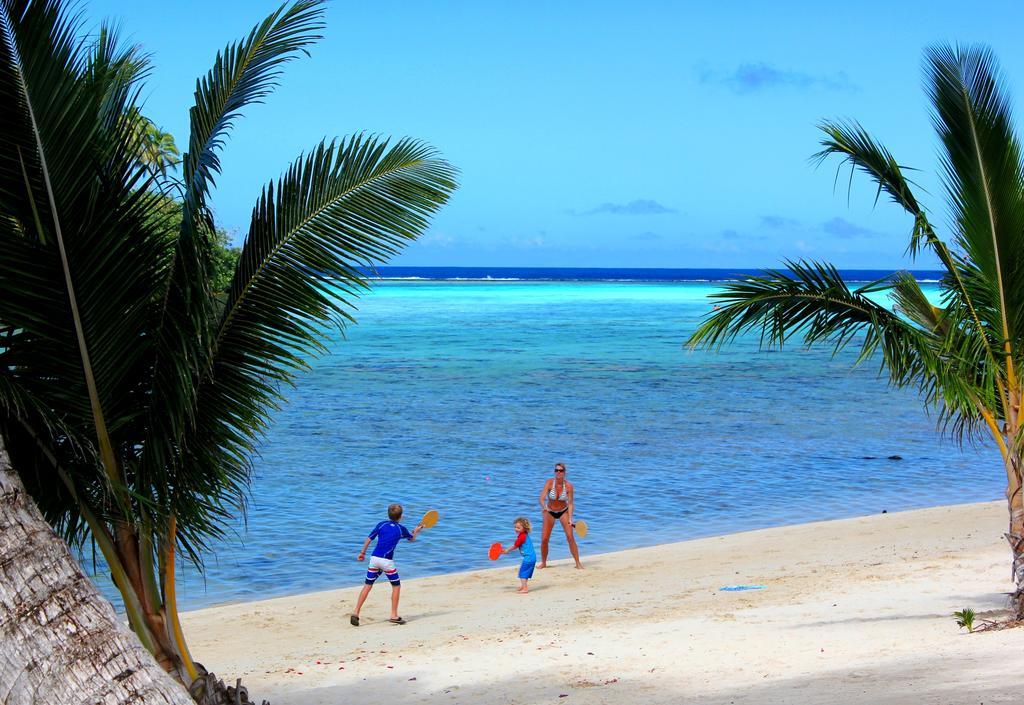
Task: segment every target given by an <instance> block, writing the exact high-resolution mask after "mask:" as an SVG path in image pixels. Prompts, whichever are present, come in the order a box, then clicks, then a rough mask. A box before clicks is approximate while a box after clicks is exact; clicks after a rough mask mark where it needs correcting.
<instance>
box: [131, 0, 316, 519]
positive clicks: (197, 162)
mask: <svg viewBox="0 0 1024 705" xmlns="http://www.w3.org/2000/svg"><path fill="white" fill-rule="evenodd" d="M323 14H324V0H298V1H297V2H295V3H293V4H292V5H290V6H289V5H282V6H281V7H280V8H278V9H277V10H276V11H274V12H273V13H271V14H270V15H269V16H268V17H267V18H266V19H265V20H264V21H263V22H262V23H260V24H259V25H258V26H257V27H255V28H254V29H253V30H252V31H251V32H250V33H249V35H248V36H247V37H246V38H245V39H243V40H241V41H239V42H234V43H232V44H229V45H228V46H227V47H225V49H224V50H223V52H221V53H218V55H217V57H216V60H215V61H214V66H213V68H212V69H211V70H210V72H209V73H208V74H207V75H206V76H205V77H204V78H202V79H201V80H199V81H197V82H196V90H195V105H194V106H193V107H192V109H191V110H190V112H189V118H190V124H191V134H190V137H189V145H188V151H187V152H186V153H185V155H184V156H183V157H182V178H183V182H184V198H183V206H182V219H181V231H180V234H179V236H178V239H177V243H176V250H175V253H174V260H173V263H172V267H171V270H170V275H169V278H168V280H167V283H166V286H165V289H164V291H165V295H164V302H163V314H162V318H161V321H160V322H159V324H158V326H157V332H156V336H157V340H158V343H157V349H158V350H159V351H160V353H159V356H158V358H157V362H156V365H155V369H154V373H153V383H152V385H153V390H152V395H153V396H154V397H156V398H160V399H165V400H168V402H169V403H167V404H165V405H162V406H161V408H159V409H154V411H153V414H152V415H151V417H150V419H149V425H150V428H151V429H152V433H151V436H150V440H151V442H150V443H148V444H147V446H146V449H145V452H144V454H143V457H142V459H141V460H142V462H141V465H140V472H141V473H143V474H144V475H146V476H149V477H151V478H155V477H157V476H159V474H160V473H161V472H162V468H164V467H169V466H172V465H174V464H175V463H177V462H179V461H180V452H179V442H180V439H181V437H182V434H183V433H184V432H185V428H186V426H187V425H188V424H189V423H192V422H193V421H194V416H193V415H192V414H193V410H194V406H195V404H194V402H195V394H196V390H197V380H198V377H199V375H200V374H201V370H202V369H204V368H205V365H206V364H207V361H208V360H209V355H210V348H211V345H212V339H211V336H212V335H213V330H212V328H211V327H210V322H211V321H212V320H213V319H214V299H213V297H212V296H211V291H210V286H211V285H210V275H211V271H210V267H211V265H210V260H211V257H210V255H211V251H212V245H211V240H212V238H213V236H214V232H215V228H214V223H213V218H212V216H211V214H210V212H209V210H208V208H207V206H206V199H207V196H208V195H209V190H210V188H211V186H212V185H213V183H214V177H215V176H216V175H217V174H218V173H219V172H220V156H219V153H220V150H221V148H222V147H223V144H224V140H225V138H226V136H227V134H228V132H229V131H230V129H231V127H232V125H233V124H234V122H235V121H236V120H237V119H238V117H239V116H240V114H241V111H242V109H243V108H245V107H246V106H247V105H251V104H252V103H257V102H260V101H262V100H263V99H264V98H265V97H266V96H267V95H269V93H270V91H271V90H272V89H273V88H274V86H276V85H277V81H278V78H279V76H280V73H281V68H282V66H283V65H284V64H285V63H287V62H289V61H292V60H293V59H295V58H296V57H297V56H298V55H300V54H302V53H306V52H307V47H308V46H309V45H311V44H312V43H313V42H315V41H316V40H317V39H319V38H320V36H319V34H318V32H319V31H320V30H321V29H322V28H323ZM186 531H187V529H186V528H185V527H184V526H183V534H184V533H185V532H186Z"/></svg>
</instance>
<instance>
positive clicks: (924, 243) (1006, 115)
mask: <svg viewBox="0 0 1024 705" xmlns="http://www.w3.org/2000/svg"><path fill="white" fill-rule="evenodd" d="M925 64H926V80H927V88H928V94H929V97H930V98H931V103H932V119H933V123H934V125H935V129H936V131H937V132H938V136H939V139H940V141H941V144H942V153H941V167H942V177H943V184H944V186H945V195H946V204H947V207H948V208H949V210H950V212H951V214H952V216H953V218H952V221H953V228H952V232H951V233H950V234H949V236H948V238H947V239H945V240H944V239H942V238H940V237H939V234H938V233H937V232H936V231H935V229H934V227H933V226H932V223H931V220H930V219H929V216H928V213H927V211H926V210H925V208H924V206H923V205H921V202H920V201H919V200H918V198H917V196H916V195H915V194H914V191H913V187H914V184H913V183H912V182H911V181H910V180H908V179H907V178H906V176H905V174H904V172H905V171H906V167H903V166H901V165H900V164H899V163H898V162H897V161H896V159H895V158H894V157H893V156H892V154H891V153H890V152H889V151H888V150H887V149H885V148H884V147H883V146H881V145H880V144H879V143H878V142H876V141H875V140H874V139H873V138H872V137H871V136H870V135H869V134H868V133H867V131H866V130H864V128H862V127H861V126H860V125H859V124H857V123H856V122H825V123H823V125H822V126H821V129H822V130H823V132H824V133H825V138H824V140H823V142H822V145H823V149H822V151H821V152H819V153H818V154H817V155H816V157H817V159H818V160H824V159H827V158H829V157H831V156H833V155H836V156H838V157H839V158H840V159H841V161H842V163H844V164H849V165H850V167H851V169H857V170H860V171H862V172H864V173H866V174H867V175H868V176H869V177H870V178H871V179H872V180H873V181H874V182H875V183H876V184H877V188H878V193H879V195H880V194H881V193H883V192H884V193H885V194H886V195H887V196H888V197H889V198H891V199H892V200H893V201H894V202H895V203H896V204H897V205H899V206H901V207H902V208H903V209H904V210H905V211H906V212H907V213H909V214H910V216H911V217H912V219H913V225H912V228H911V234H910V246H909V252H910V253H911V255H913V256H916V255H918V253H920V252H921V251H922V250H928V251H930V252H931V253H932V254H933V255H934V256H935V257H936V258H937V259H938V260H939V262H940V263H941V266H942V268H943V270H944V274H943V276H942V279H941V281H940V282H939V290H940V294H939V297H938V300H937V302H935V303H933V302H932V301H930V300H929V299H928V297H927V296H926V295H925V293H924V292H923V291H922V289H921V287H920V286H919V285H918V283H917V281H916V280H915V279H914V278H913V277H912V276H911V275H910V274H908V273H906V272H903V273H897V274H894V275H892V276H890V277H887V278H885V279H882V280H880V281H877V282H874V283H871V284H868V285H865V286H862V287H859V288H856V289H851V288H850V287H849V286H847V284H846V283H845V282H844V281H843V280H842V278H841V277H840V275H839V273H838V271H837V270H836V269H835V268H834V267H832V266H830V265H827V264H822V263H817V262H806V261H787V262H786V263H785V264H786V268H787V269H786V270H772V271H766V272H764V273H763V275H762V276H756V277H750V278H747V279H746V280H744V281H738V282H735V283H731V284H728V285H727V286H726V287H725V288H724V290H723V291H721V292H720V293H717V294H715V295H714V296H715V298H716V299H717V300H718V301H719V302H720V306H721V308H719V309H718V310H716V311H714V312H712V313H711V314H710V315H709V317H708V318H707V319H706V320H705V321H704V322H703V323H702V324H701V325H700V327H699V328H698V329H697V330H696V332H694V333H693V335H692V336H691V337H690V340H689V345H690V346H694V347H698V346H699V347H710V348H717V347H720V346H721V345H722V344H724V343H726V342H727V341H729V340H732V339H733V338H735V337H736V336H737V335H739V334H740V333H742V332H745V331H752V330H756V331H759V332H760V335H761V341H762V344H767V345H782V344H783V343H784V342H785V341H787V340H789V339H790V338H791V337H793V336H797V337H802V338H803V340H804V342H805V343H806V344H813V343H819V342H821V343H825V344H828V345H832V346H834V348H835V349H836V350H840V349H842V348H845V347H847V346H849V345H854V346H859V356H858V362H860V361H863V360H867V359H869V358H871V359H877V360H878V361H879V362H880V363H881V365H882V369H883V370H884V371H885V372H887V373H888V376H889V380H890V382H891V383H892V384H893V385H895V386H897V387H907V386H910V387H917V388H918V389H919V390H920V391H921V393H922V394H923V398H924V400H925V403H926V405H928V406H931V407H935V408H937V409H938V412H939V420H940V425H941V427H942V428H943V429H945V430H946V431H948V432H949V433H950V434H952V435H953V436H954V437H955V438H958V439H960V440H961V441H963V440H968V439H970V440H974V439H981V438H985V437H987V438H989V439H990V440H991V441H992V442H994V444H995V445H996V446H997V447H998V448H999V452H1000V454H1001V456H1002V460H1003V465H1004V467H1005V470H1006V479H1007V485H1006V500H1007V503H1008V505H1009V510H1010V522H1009V530H1008V531H1007V533H1006V538H1007V540H1008V541H1009V544H1010V548H1011V551H1012V554H1013V577H1014V580H1015V583H1016V586H1017V587H1016V591H1015V593H1014V596H1013V604H1014V606H1015V609H1016V612H1017V615H1018V617H1021V616H1024V503H1022V499H1024V498H1022V494H1021V470H1022V459H1024V458H1022V449H1024V445H1022V442H1021V441H1022V423H1021V416H1020V405H1021V396H1022V393H1024V385H1022V380H1021V377H1020V370H1021V351H1024V164H1022V160H1021V148H1020V142H1019V141H1018V139H1017V137H1016V136H1015V134H1014V132H1013V121H1012V117H1011V113H1010V106H1009V100H1008V98H1007V96H1006V95H1005V92H1004V91H1003V89H1002V88H1001V85H1000V84H1001V80H1000V74H999V71H998V67H997V64H996V60H995V58H994V57H993V55H992V54H991V52H990V51H989V50H988V49H985V48H981V47H951V46H935V47H933V48H930V49H929V50H928V51H927V52H926V62H925ZM880 292H885V293H887V294H888V295H889V296H890V297H891V300H892V302H893V304H894V307H893V308H892V309H889V308H887V307H886V306H885V305H883V304H881V303H877V302H876V299H877V298H878V297H877V294H878V293H880ZM872 295H874V296H872ZM876 355H877V357H876Z"/></svg>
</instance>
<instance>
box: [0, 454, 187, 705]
mask: <svg viewBox="0 0 1024 705" xmlns="http://www.w3.org/2000/svg"><path fill="white" fill-rule="evenodd" d="M0 702H3V703H5V704H7V705H29V704H31V705H49V704H50V703H52V704H53V705H66V704H67V703H100V702H102V703H104V705H107V704H111V705H113V704H114V703H117V704H118V705H121V704H124V705H128V704H129V703H146V705H165V704H167V705H194V703H193V701H192V699H191V697H189V694H188V692H187V691H185V689H184V688H182V687H181V685H179V684H178V683H175V682H174V680H173V679H172V678H171V677H170V676H168V675H167V674H166V673H165V672H164V671H163V669H161V668H160V666H158V665H157V663H156V662H155V661H154V660H153V657H152V656H150V654H149V652H147V651H146V649H145V648H143V646H142V644H140V643H139V640H138V639H137V638H136V637H135V635H134V634H132V633H131V632H130V631H128V629H127V628H125V626H124V625H122V624H121V623H120V622H119V621H118V619H117V617H116V616H115V614H114V609H113V608H112V607H111V606H110V603H108V602H107V601H106V600H104V599H103V597H102V596H101V595H100V594H99V592H98V591H97V590H96V587H95V586H94V585H93V584H92V581H90V580H89V578H88V577H87V576H86V575H85V573H83V572H82V569H81V568H80V567H79V565H78V563H77V562H76V561H75V559H74V558H73V557H72V556H71V553H70V551H68V548H67V546H66V545H65V544H64V542H63V541H61V540H60V539H59V538H58V537H57V536H56V535H55V534H54V533H53V531H52V530H51V529H50V526H49V525H48V524H47V523H46V521H45V520H44V519H43V517H42V515H41V514H40V513H39V510H38V509H37V508H36V506H35V504H33V503H32V501H31V500H30V499H29V497H28V494H27V493H26V492H25V488H24V486H23V485H22V484H21V480H20V479H19V478H18V476H17V475H16V474H15V473H14V471H13V469H12V468H11V465H10V461H9V459H8V457H7V453H6V451H5V450H4V447H3V440H2V438H0Z"/></svg>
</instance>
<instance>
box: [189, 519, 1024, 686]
mask: <svg viewBox="0 0 1024 705" xmlns="http://www.w3.org/2000/svg"><path fill="white" fill-rule="evenodd" d="M1005 526H1006V508H1005V504H1004V503H1003V502H990V503H983V504H971V505H958V506H949V507H938V508H933V509H926V510H920V511H912V512H904V513H895V514H883V515H876V516H870V517H863V518H857V519H847V520H840V521H831V522H822V523H815V524H804V525H798V526H789V527H781V528H775V529H767V530H761V531H752V532H746V533H740V534H733V535H729V536H721V537H715V538H709V539H701V540H695V541H685V542H681V543H674V544H668V545H663V546H657V547H653V548H643V549H636V550H630V551H620V552H616V553H609V554H604V555H598V556H587V555H586V543H585V542H584V543H583V551H584V562H585V565H586V570H584V571H577V570H575V569H574V568H573V567H572V565H571V563H565V562H560V563H556V564H555V566H554V567H553V568H549V569H547V570H543V571H538V572H537V575H536V578H535V579H534V580H533V581H531V582H532V588H531V592H530V594H529V595H526V596H520V595H517V594H516V593H515V592H514V590H515V588H516V587H517V586H518V581H517V580H516V578H515V570H516V566H517V565H518V560H517V559H514V558H512V557H511V556H510V557H508V558H505V559H502V561H501V562H500V564H499V567H497V568H496V569H493V570H485V571H474V572H465V573H457V574H454V575H445V576H434V577H429V578H422V579H405V580H403V595H402V608H401V613H402V615H403V616H404V617H405V618H406V619H408V620H409V621H408V624H406V625H404V626H395V625H392V624H389V623H387V621H386V620H387V617H388V612H387V599H388V597H389V593H390V588H389V587H388V586H387V585H378V586H377V587H376V588H375V590H374V593H373V594H372V595H371V596H370V599H369V601H368V602H367V605H366V607H365V608H364V610H363V620H362V623H363V625H362V626H360V627H358V628H355V627H352V626H350V625H349V623H348V614H349V612H350V611H351V608H352V606H353V604H354V601H355V597H356V594H357V592H358V590H359V588H358V586H356V587H352V588H346V589H341V590H333V591H329V592H320V593H314V594H307V595H299V596H293V597H287V598H279V599H273V600H266V601H261V602H252V603H246V604H236V605H229V606H222V607H216V608H211V609H205V610H199V611H195V612H190V613H187V614H186V615H184V619H185V627H186V630H187V632H188V635H189V638H190V642H191V644H192V647H193V656H194V657H195V658H196V659H197V660H199V661H201V662H204V663H206V664H207V665H208V666H210V667H211V668H213V670H215V671H216V672H217V673H218V675H220V676H223V677H227V678H231V679H234V678H235V677H236V676H241V677H242V678H243V679H244V682H245V684H246V685H247V686H248V687H249V689H250V692H251V694H252V696H253V697H254V698H255V699H260V698H266V699H269V700H270V701H271V703H272V705H317V704H320V703H323V704H327V703H353V702H378V701H379V702H387V703H388V705H406V704H410V703H428V702H429V703H443V702H465V703H479V704H480V705H492V704H498V703H516V704H519V705H529V704H532V703H554V702H566V703H629V702H644V703H673V704H678V703H702V704H705V705H716V704H723V705H725V704H730V705H731V704H737V705H738V704H740V703H748V704H750V705H755V704H756V705H772V704H773V703H836V704H844V703H865V704H866V703H884V704H892V705H896V704H897V703H899V704H903V703H905V704H906V705H911V704H913V705H921V704H923V703H936V704H939V703H941V704H942V705H951V704H958V703H964V704H967V703H972V704H974V705H977V704H978V703H984V704H985V705H992V704H994V703H1011V702H1012V703H1020V702H1022V701H1024V696H1022V693H1024V672H1022V671H1021V669H1020V668H1019V667H1018V663H1017V660H1018V658H1019V656H1020V654H1021V653H1022V649H1024V629H1008V630H1002V631H992V632H985V633H975V634H967V632H966V631H965V630H960V629H958V628H957V626H956V624H955V621H954V619H953V618H952V617H951V613H952V612H953V611H954V610H957V609H961V608H963V607H971V608H973V609H974V610H975V611H976V612H978V621H979V622H980V620H981V619H984V618H993V617H995V616H997V615H999V616H1001V615H1003V608H1004V604H1005V598H1004V595H1003V594H1001V593H1000V590H1010V588H1011V586H1012V583H1011V581H1010V569H1009V552H1008V549H1007V546H1006V543H1005V541H1004V540H1003V538H1002V532H1003V531H1004V530H1005ZM591 530H592V531H599V530H600V527H591ZM424 539H425V540H427V541H429V535H427V536H425V537H424ZM357 548H358V547H353V548H352V553H353V554H354V553H355V552H356V549H357ZM481 550H483V549H481ZM360 565H361V564H358V563H356V562H355V561H354V560H353V564H352V571H353V573H358V572H359V571H360ZM345 577H350V576H345ZM382 582H383V581H382ZM731 584H761V585H765V586H767V587H766V589H764V590H759V591H748V592H721V591H719V589H718V588H720V587H722V586H725V585H731Z"/></svg>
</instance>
